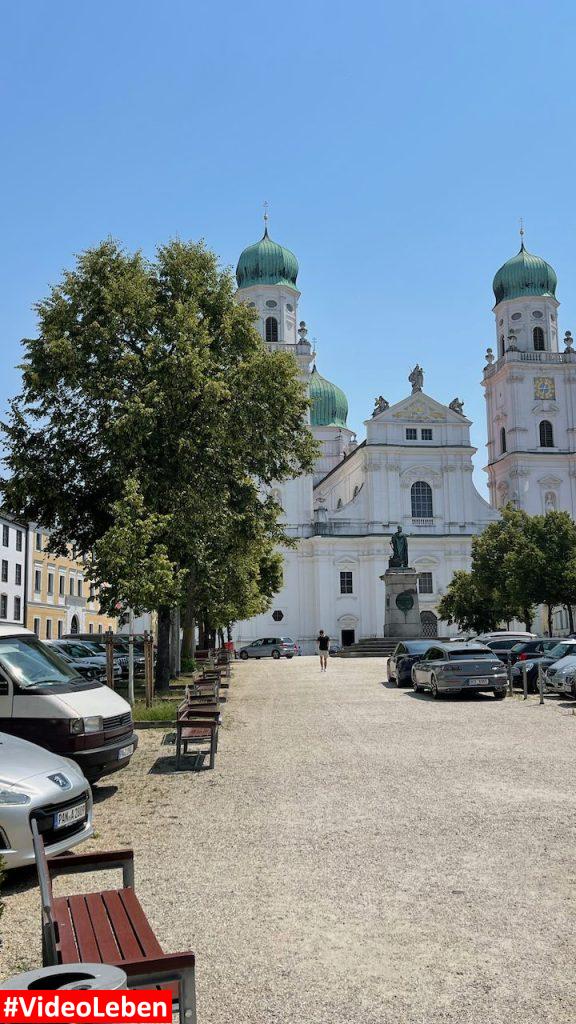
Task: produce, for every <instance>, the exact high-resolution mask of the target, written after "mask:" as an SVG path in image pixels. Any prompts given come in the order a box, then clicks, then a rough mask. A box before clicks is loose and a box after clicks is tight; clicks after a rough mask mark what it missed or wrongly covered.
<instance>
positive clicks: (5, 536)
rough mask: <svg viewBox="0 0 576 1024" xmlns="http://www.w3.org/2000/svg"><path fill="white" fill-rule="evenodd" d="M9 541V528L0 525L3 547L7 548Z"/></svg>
mask: <svg viewBox="0 0 576 1024" xmlns="http://www.w3.org/2000/svg"><path fill="white" fill-rule="evenodd" d="M9 543H10V528H9V527H8V526H3V527H2V544H3V546H4V547H5V548H7V547H8V545H9Z"/></svg>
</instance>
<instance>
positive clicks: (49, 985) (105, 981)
mask: <svg viewBox="0 0 576 1024" xmlns="http://www.w3.org/2000/svg"><path fill="white" fill-rule="evenodd" d="M7 988H8V989H10V988H11V989H16V990H18V991H20V992H22V991H26V990H28V991H34V990H36V989H44V990H46V991H54V990H56V989H61V988H62V989H72V990H74V989H82V990H83V991H86V990H87V989H88V990H90V989H111V990H112V991H116V989H121V988H128V981H127V978H126V974H125V972H124V971H121V970H120V968H119V967H110V966H109V965H108V964H56V965H55V966H53V967H40V968H38V970H36V971H26V972H25V973H24V974H15V975H14V976H13V977H12V978H8V979H7V981H3V982H2V983H0V989H7Z"/></svg>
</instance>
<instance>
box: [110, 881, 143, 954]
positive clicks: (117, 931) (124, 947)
mask: <svg viewBox="0 0 576 1024" xmlns="http://www.w3.org/2000/svg"><path fill="white" fill-rule="evenodd" d="M102 899H103V900H104V904H105V906H106V910H107V913H108V917H109V918H110V924H111V925H112V929H113V931H114V935H115V936H116V942H117V943H118V946H119V948H120V952H121V954H122V959H123V960H137V959H138V957H141V956H142V953H143V951H142V947H141V946H140V943H139V942H138V939H137V937H136V935H135V934H134V929H133V928H132V925H131V924H130V921H129V919H128V915H127V914H126V911H125V909H124V907H123V905H122V900H121V899H120V896H119V895H118V892H117V890H116V889H110V890H108V891H107V892H103V893H102Z"/></svg>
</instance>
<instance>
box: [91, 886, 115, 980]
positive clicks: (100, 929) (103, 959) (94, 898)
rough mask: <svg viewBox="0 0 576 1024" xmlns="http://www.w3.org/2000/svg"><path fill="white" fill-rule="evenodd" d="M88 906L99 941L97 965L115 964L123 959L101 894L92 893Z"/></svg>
mask: <svg viewBox="0 0 576 1024" xmlns="http://www.w3.org/2000/svg"><path fill="white" fill-rule="evenodd" d="M86 906H87V908H88V913H89V914H90V919H91V921H92V927H93V928H94V933H95V935H96V939H97V941H98V956H97V957H96V959H95V961H94V962H95V963H103V964H113V963H116V961H117V960H121V959H122V954H121V952H120V949H119V947H118V943H117V942H116V937H115V935H114V932H113V931H112V925H111V924H110V919H109V917H108V914H107V913H106V907H105V905H104V902H103V900H102V896H101V894H100V893H99V892H94V893H92V892H91V893H90V894H89V895H88V896H87V897H86Z"/></svg>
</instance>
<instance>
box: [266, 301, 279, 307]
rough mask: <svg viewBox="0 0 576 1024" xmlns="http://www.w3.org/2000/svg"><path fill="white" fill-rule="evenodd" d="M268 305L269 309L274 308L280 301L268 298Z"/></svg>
mask: <svg viewBox="0 0 576 1024" xmlns="http://www.w3.org/2000/svg"><path fill="white" fill-rule="evenodd" d="M266 305H267V306H268V309H274V307H275V306H277V305H278V303H277V302H275V301H274V299H267V301H266Z"/></svg>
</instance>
